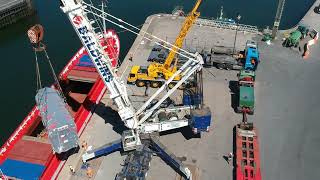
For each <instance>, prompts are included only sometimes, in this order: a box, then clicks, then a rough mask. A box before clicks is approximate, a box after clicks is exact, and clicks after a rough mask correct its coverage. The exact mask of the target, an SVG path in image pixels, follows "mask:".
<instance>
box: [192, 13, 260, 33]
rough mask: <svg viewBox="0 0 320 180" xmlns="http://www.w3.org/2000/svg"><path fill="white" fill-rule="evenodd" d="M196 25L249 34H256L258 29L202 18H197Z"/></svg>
mask: <svg viewBox="0 0 320 180" xmlns="http://www.w3.org/2000/svg"><path fill="white" fill-rule="evenodd" d="M196 24H198V25H200V26H211V27H216V28H222V29H231V30H236V29H237V28H238V31H244V32H250V33H255V34H258V33H259V31H258V27H257V26H251V25H245V24H238V25H237V24H235V23H230V22H223V21H217V20H212V19H204V18H203V17H201V18H198V19H197V21H196Z"/></svg>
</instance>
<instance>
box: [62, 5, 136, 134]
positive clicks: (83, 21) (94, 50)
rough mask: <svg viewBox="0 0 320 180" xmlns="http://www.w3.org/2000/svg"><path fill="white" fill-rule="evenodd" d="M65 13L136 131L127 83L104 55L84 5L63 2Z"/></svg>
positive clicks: (126, 119) (126, 123) (123, 118)
mask: <svg viewBox="0 0 320 180" xmlns="http://www.w3.org/2000/svg"><path fill="white" fill-rule="evenodd" d="M61 3H62V5H63V6H62V7H61V9H62V10H63V12H64V13H66V14H67V15H68V17H69V20H70V22H71V24H72V25H73V27H74V29H75V31H76V33H77V35H78V36H79V38H80V40H81V42H82V44H83V45H84V47H85V48H86V50H87V52H88V54H89V56H90V58H91V60H92V61H93V64H94V65H95V67H96V69H97V71H98V73H99V74H100V76H101V78H102V80H103V82H104V83H105V85H106V86H107V88H108V91H109V92H110V98H112V99H113V101H114V102H115V103H116V105H117V107H118V113H119V116H120V118H121V119H122V120H123V121H124V123H125V125H126V126H127V127H129V128H132V129H135V128H137V125H138V123H137V122H138V119H137V117H136V116H135V110H134V108H133V106H132V104H131V102H130V100H129V99H128V95H127V90H126V85H125V83H124V82H123V81H122V80H121V79H120V78H119V77H118V76H117V74H116V73H115V72H114V69H113V68H112V66H111V61H112V60H111V59H110V58H109V57H108V56H106V55H105V54H104V50H103V48H102V47H101V45H100V42H99V38H98V37H97V35H96V33H95V32H94V29H93V27H92V25H91V22H90V20H89V19H88V17H87V16H86V15H85V12H84V10H83V9H82V8H83V7H82V4H81V3H80V2H77V1H76V0H61Z"/></svg>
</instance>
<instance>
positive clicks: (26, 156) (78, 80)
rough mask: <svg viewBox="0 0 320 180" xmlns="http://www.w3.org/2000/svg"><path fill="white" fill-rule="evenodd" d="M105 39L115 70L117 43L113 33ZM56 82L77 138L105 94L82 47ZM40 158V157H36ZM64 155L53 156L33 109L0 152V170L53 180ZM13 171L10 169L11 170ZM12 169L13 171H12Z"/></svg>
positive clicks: (108, 34) (9, 174) (37, 111)
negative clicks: (27, 172)
mask: <svg viewBox="0 0 320 180" xmlns="http://www.w3.org/2000/svg"><path fill="white" fill-rule="evenodd" d="M105 34H106V38H102V37H101V39H102V40H101V45H102V46H103V48H104V49H105V52H106V53H107V55H108V56H109V57H110V58H111V59H112V60H113V61H112V66H114V67H115V66H117V59H118V56H119V50H120V42H119V38H118V36H117V35H116V33H115V32H114V31H112V30H109V31H106V32H105ZM59 81H60V83H61V85H62V87H63V88H62V89H63V91H64V94H65V96H66V98H67V105H68V107H69V110H70V112H71V115H72V116H73V118H74V120H75V123H76V126H77V132H78V136H81V134H82V132H83V130H84V129H85V128H86V125H87V124H88V122H89V121H90V118H91V116H92V113H93V112H94V109H95V108H96V106H97V105H98V104H99V102H100V100H101V98H102V97H103V95H104V93H105V92H106V86H105V85H104V83H103V81H102V80H101V78H100V77H99V75H98V73H97V72H96V70H95V67H94V66H93V64H92V62H91V60H90V58H89V56H88V54H87V52H86V51H85V49H84V48H83V47H82V48H81V49H80V50H79V51H78V52H77V53H76V54H75V55H74V57H72V58H71V60H70V61H69V62H68V64H67V65H66V66H65V67H64V69H63V70H62V72H61V73H60V75H59ZM39 154H40V155H41V156H40V157H39ZM67 157H68V155H67V154H60V155H56V154H53V153H52V148H51V145H50V144H49V143H48V140H47V137H46V134H45V131H44V127H43V126H42V123H41V117H40V113H39V110H38V109H37V107H36V106H34V108H33V109H32V110H31V111H30V113H29V114H28V115H27V116H26V118H25V119H24V120H23V121H22V122H21V124H20V125H19V126H18V128H17V129H16V130H15V131H14V132H13V134H12V135H11V136H10V138H9V139H8V140H7V141H6V142H5V143H4V144H3V146H2V147H1V149H0V170H2V172H3V173H4V174H5V175H6V176H8V177H9V179H10V177H12V178H20V179H21V177H23V174H24V172H23V171H20V172H16V168H17V167H16V168H14V166H17V165H21V166H22V167H21V168H24V167H26V168H25V169H28V168H33V170H34V171H37V170H38V172H37V174H34V175H33V176H32V177H31V176H30V178H37V179H55V178H56V176H57V175H58V174H59V172H60V170H61V168H62V167H63V166H64V163H65V161H64V160H63V159H65V158H67ZM11 167H12V168H11ZM13 168H14V169H13Z"/></svg>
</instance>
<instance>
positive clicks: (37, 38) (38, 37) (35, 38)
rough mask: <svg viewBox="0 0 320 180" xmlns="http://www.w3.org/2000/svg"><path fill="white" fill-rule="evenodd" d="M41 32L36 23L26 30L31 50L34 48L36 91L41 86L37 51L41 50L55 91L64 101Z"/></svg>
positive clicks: (41, 29) (41, 28)
mask: <svg viewBox="0 0 320 180" xmlns="http://www.w3.org/2000/svg"><path fill="white" fill-rule="evenodd" d="M43 32H44V30H43V27H42V26H41V25H40V24H36V25H34V26H32V27H31V28H30V29H29V30H28V32H27V34H28V37H29V39H30V42H31V44H32V47H33V50H34V55H35V61H36V76H37V77H36V78H37V90H36V91H37V92H38V91H39V90H40V89H41V88H42V83H41V75H40V74H41V73H40V66H39V61H38V54H37V52H42V51H43V52H44V53H45V56H46V58H47V61H48V63H49V66H50V70H51V73H52V75H53V78H54V81H55V87H56V88H57V91H58V93H59V95H60V96H61V97H62V99H63V100H64V102H66V98H65V96H64V94H63V91H62V88H61V85H60V83H59V80H58V78H57V75H56V73H55V72H54V69H53V66H52V63H51V61H50V58H49V56H48V53H47V51H46V48H45V45H44V44H43V43H42V42H41V41H42V39H43Z"/></svg>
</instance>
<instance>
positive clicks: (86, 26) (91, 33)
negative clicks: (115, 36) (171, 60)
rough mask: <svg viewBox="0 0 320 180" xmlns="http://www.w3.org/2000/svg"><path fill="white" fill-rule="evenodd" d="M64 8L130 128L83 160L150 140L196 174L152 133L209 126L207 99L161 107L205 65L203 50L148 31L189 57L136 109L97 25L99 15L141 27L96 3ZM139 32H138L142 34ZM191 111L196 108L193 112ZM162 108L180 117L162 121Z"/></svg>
mask: <svg viewBox="0 0 320 180" xmlns="http://www.w3.org/2000/svg"><path fill="white" fill-rule="evenodd" d="M61 9H62V10H63V12H64V13H66V14H67V16H68V17H69V20H70V22H71V24H72V26H73V27H74V29H75V31H76V33H77V35H78V36H79V38H80V40H81V42H82V44H83V45H84V47H85V48H86V50H87V52H88V54H89V56H90V58H91V60H92V62H93V64H94V65H95V67H96V69H97V71H98V73H99V74H100V76H101V79H102V80H103V81H104V83H105V85H106V86H107V88H108V91H109V92H110V98H111V99H112V100H113V101H114V102H115V104H116V106H117V108H118V114H119V116H120V118H121V120H122V121H123V122H124V124H125V126H126V127H127V128H129V130H127V131H124V132H123V134H122V139H121V140H117V141H115V142H112V143H110V144H107V145H105V146H103V147H101V148H98V149H95V150H92V151H89V152H87V153H85V154H84V155H83V161H84V162H86V161H88V160H89V159H92V158H95V157H98V156H101V155H106V154H108V153H111V152H113V151H116V150H120V149H122V150H124V151H129V150H136V149H140V148H141V147H142V146H143V145H145V144H144V142H150V143H149V144H148V145H147V146H148V147H150V148H152V149H154V150H157V152H159V153H158V154H159V155H160V156H161V157H162V158H163V159H164V160H166V162H167V163H170V164H172V165H173V166H174V167H175V169H177V170H179V172H180V173H182V174H183V175H184V176H185V177H186V178H187V179H191V177H192V176H191V172H190V170H189V169H188V168H186V167H184V166H183V164H182V163H181V162H180V161H179V160H177V158H175V157H174V155H172V154H171V153H169V152H168V151H167V149H166V148H165V147H164V146H163V145H162V144H161V143H160V142H159V140H158V139H157V138H156V136H151V133H158V132H162V131H167V130H172V129H176V128H181V127H185V126H191V127H192V128H193V129H197V133H200V132H201V131H207V130H208V127H209V126H210V122H211V111H210V109H209V108H205V106H204V105H203V103H201V104H200V105H198V106H189V105H188V106H175V107H173V108H162V109H159V107H160V105H161V104H162V103H163V102H164V101H165V100H166V99H167V98H168V97H169V96H170V95H172V93H173V92H174V91H175V90H176V89H177V88H178V87H180V86H181V85H182V84H183V83H184V82H185V81H187V79H188V78H189V77H190V76H191V75H193V74H195V73H197V72H199V71H200V70H201V69H202V65H203V59H202V57H201V55H200V54H199V53H195V54H192V53H189V52H187V51H185V50H183V49H180V48H177V47H176V46H172V45H171V44H170V43H168V42H166V41H163V40H161V39H160V38H158V37H156V36H153V35H152V34H149V33H147V32H144V33H145V34H147V35H148V37H152V38H153V39H156V40H158V41H160V43H159V44H164V46H163V47H165V48H168V46H170V47H171V48H168V49H170V50H172V49H174V50H175V51H177V53H178V54H180V55H181V56H184V57H186V58H187V59H188V60H187V61H186V62H185V63H184V64H183V65H182V66H181V67H180V68H179V69H178V70H177V71H175V72H174V73H173V74H172V76H171V77H170V78H169V79H168V80H167V81H165V82H164V83H163V84H162V85H161V87H160V88H159V89H158V90H157V91H156V92H155V93H154V94H153V95H152V96H151V98H150V99H149V100H147V101H146V102H145V103H144V104H143V105H142V106H141V107H140V109H135V108H134V106H133V105H132V103H131V101H130V99H129V97H128V94H127V90H126V84H125V83H124V82H123V81H122V79H121V78H120V77H119V76H118V75H117V74H116V71H117V70H116V69H115V68H113V67H112V65H111V59H110V58H109V57H108V56H107V55H106V54H105V53H104V51H103V48H102V47H101V45H100V43H99V39H98V38H97V37H98V36H99V34H100V33H101V32H97V30H99V29H100V28H99V27H94V26H95V25H96V24H97V25H98V24H99V23H98V21H97V19H98V18H102V19H104V20H106V21H108V22H110V23H112V24H116V25H118V26H119V27H120V28H123V29H125V30H130V32H133V31H134V30H135V31H138V32H139V31H140V29H139V28H137V27H135V26H133V25H131V24H129V23H127V22H125V21H123V20H122V19H118V18H116V17H114V16H112V15H111V14H108V13H105V12H103V11H100V10H99V9H97V8H95V7H94V6H93V5H91V4H88V3H85V2H83V1H75V0H61ZM97 25H96V26H97ZM125 26H128V27H125ZM133 27H134V28H133ZM130 28H131V29H130ZM141 31H142V30H141ZM138 32H135V33H136V34H138ZM148 37H147V36H145V37H144V38H145V39H147V40H150V39H148ZM173 47H174V48H173ZM181 52H182V53H181ZM177 76H181V78H180V79H179V80H178V81H175V84H174V86H173V87H172V86H170V88H169V85H170V84H172V81H173V80H174V79H175V78H176V77H177ZM199 84H202V83H199ZM167 90H168V91H167ZM160 94H164V95H163V96H161V97H160V98H158V99H159V101H158V102H157V103H155V104H154V105H152V106H151V107H150V104H151V102H152V101H154V100H155V99H156V98H157V97H158V96H159V95H160ZM201 97H202V94H201ZM202 99H203V98H202ZM190 111H192V113H191V112H190ZM161 112H164V113H171V112H173V113H176V118H168V119H166V120H162V121H160V120H159V116H160V113H161ZM188 115H189V116H188ZM202 122H206V123H202ZM198 126H199V127H198ZM146 140H147V141H146ZM124 178H125V177H124Z"/></svg>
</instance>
